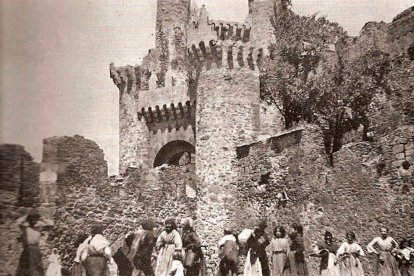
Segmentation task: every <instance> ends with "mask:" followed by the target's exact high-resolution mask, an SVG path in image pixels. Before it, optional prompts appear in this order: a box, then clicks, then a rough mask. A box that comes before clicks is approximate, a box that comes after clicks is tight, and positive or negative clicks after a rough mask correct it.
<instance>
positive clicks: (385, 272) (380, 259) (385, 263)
mask: <svg viewBox="0 0 414 276" xmlns="http://www.w3.org/2000/svg"><path fill="white" fill-rule="evenodd" d="M380 232H381V236H380V237H375V238H374V239H373V240H372V241H371V242H370V243H369V244H368V246H367V251H368V252H369V253H373V254H376V255H377V269H376V275H378V276H400V271H399V270H398V265H397V260H396V259H395V257H394V255H395V254H396V249H397V248H398V243H397V242H396V241H395V240H394V239H393V238H392V237H390V236H389V235H388V228H386V227H382V228H381V229H380Z"/></svg>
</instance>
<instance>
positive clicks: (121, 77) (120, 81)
mask: <svg viewBox="0 0 414 276" xmlns="http://www.w3.org/2000/svg"><path fill="white" fill-rule="evenodd" d="M109 74H110V77H111V79H112V80H113V82H114V83H115V85H116V86H117V87H118V89H119V91H120V92H121V94H122V93H124V92H126V93H131V91H133V90H138V89H139V88H140V87H141V78H142V69H141V67H140V66H131V65H127V66H120V67H115V65H114V64H113V63H111V64H110V65H109Z"/></svg>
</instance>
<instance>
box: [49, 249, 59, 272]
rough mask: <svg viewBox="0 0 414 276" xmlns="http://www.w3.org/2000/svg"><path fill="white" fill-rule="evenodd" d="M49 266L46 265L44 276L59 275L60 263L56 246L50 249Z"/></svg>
mask: <svg viewBox="0 0 414 276" xmlns="http://www.w3.org/2000/svg"><path fill="white" fill-rule="evenodd" d="M48 260H49V266H48V267H47V271H46V276H61V275H62V266H61V265H60V256H59V253H58V250H57V249H56V248H53V249H52V254H50V255H49V258H48Z"/></svg>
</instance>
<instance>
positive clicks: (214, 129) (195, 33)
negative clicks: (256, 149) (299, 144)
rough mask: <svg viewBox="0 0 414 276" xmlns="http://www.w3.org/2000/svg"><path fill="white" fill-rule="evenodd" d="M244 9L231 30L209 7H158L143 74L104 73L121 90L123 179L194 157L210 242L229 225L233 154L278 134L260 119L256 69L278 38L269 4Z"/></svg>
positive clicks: (265, 115)
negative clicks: (263, 137)
mask: <svg viewBox="0 0 414 276" xmlns="http://www.w3.org/2000/svg"><path fill="white" fill-rule="evenodd" d="M246 5H249V14H248V15H247V19H246V21H245V22H227V21H221V20H211V19H210V18H209V16H208V13H207V9H206V7H204V6H203V7H202V8H200V9H196V8H194V7H191V6H190V0H168V1H167V0H162V1H161V0H159V1H158V2H157V22H156V43H155V49H152V50H150V51H149V53H148V55H147V56H146V57H145V58H144V59H143V63H142V64H141V65H140V66H135V67H133V66H124V67H115V66H114V65H113V64H111V66H110V75H111V78H112V79H113V81H114V83H115V84H116V85H117V86H118V88H119V90H120V96H119V99H120V100H119V104H120V115H119V116H120V118H119V120H120V173H123V172H125V171H126V170H127V169H128V168H138V169H139V170H141V171H142V173H143V174H145V171H146V170H150V169H151V168H153V167H157V166H160V165H163V164H170V165H174V164H178V162H179V160H180V158H181V157H182V156H183V155H184V154H185V153H187V154H186V155H187V156H188V155H190V156H191V159H192V160H193V162H194V160H195V168H196V169H195V171H196V173H195V174H196V176H195V179H196V182H197V183H196V185H197V204H198V205H197V219H198V222H197V227H198V229H199V230H200V233H201V236H202V238H203V240H205V241H209V242H210V241H211V244H215V243H216V241H218V240H219V238H220V236H221V234H222V233H223V229H224V227H226V225H229V224H232V221H233V220H235V216H233V215H232V214H233V213H232V208H235V206H237V205H236V204H233V203H234V201H235V200H237V196H238V195H237V188H236V187H235V186H234V185H233V184H231V183H232V181H234V178H235V177H236V176H235V175H233V174H234V172H235V170H234V169H233V162H234V160H235V159H236V147H237V146H240V145H243V144H246V143H252V142H254V141H256V139H257V138H258V137H259V136H261V135H271V134H273V133H275V132H277V131H278V130H280V128H279V126H277V125H275V123H276V122H278V120H276V119H275V118H276V117H278V116H280V115H279V114H278V112H277V111H276V110H272V109H271V108H269V107H267V109H265V111H264V109H262V108H261V105H262V103H261V101H260V99H259V92H260V78H259V73H260V69H261V62H262V60H263V58H264V57H265V56H266V55H267V52H268V50H267V46H268V45H269V43H270V42H272V41H274V40H275V39H274V35H273V31H272V28H273V27H272V25H271V16H272V14H274V9H273V8H274V5H275V2H274V0H268V1H257V0H256V1H252V0H250V1H246ZM211 206H215V207H217V208H213V209H212V208H211ZM203 218H211V219H203ZM216 218H219V219H218V220H217V219H216ZM203 229H210V231H203ZM203 233H214V234H206V235H215V236H203Z"/></svg>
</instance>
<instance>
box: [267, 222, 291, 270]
mask: <svg viewBox="0 0 414 276" xmlns="http://www.w3.org/2000/svg"><path fill="white" fill-rule="evenodd" d="M273 234H274V236H275V237H274V238H273V239H272V240H271V241H270V251H271V254H272V257H271V258H272V276H283V275H284V274H283V273H284V271H285V270H286V268H287V267H286V262H287V253H288V251H289V240H288V239H287V238H286V230H285V228H284V227H283V226H276V227H275V229H274V230H273Z"/></svg>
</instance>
